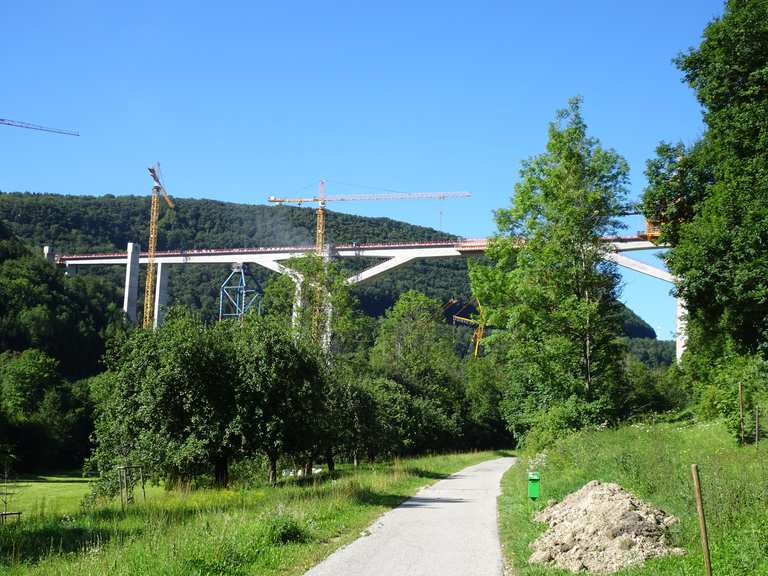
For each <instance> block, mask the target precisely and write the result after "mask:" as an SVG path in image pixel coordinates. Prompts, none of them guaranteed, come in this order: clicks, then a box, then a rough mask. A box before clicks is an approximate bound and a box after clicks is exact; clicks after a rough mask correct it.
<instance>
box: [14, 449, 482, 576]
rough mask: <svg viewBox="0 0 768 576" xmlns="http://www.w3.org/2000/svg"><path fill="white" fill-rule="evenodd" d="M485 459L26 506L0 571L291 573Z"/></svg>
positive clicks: (81, 575)
mask: <svg viewBox="0 0 768 576" xmlns="http://www.w3.org/2000/svg"><path fill="white" fill-rule="evenodd" d="M492 457H494V453H491V452H478V453H471V454H455V455H446V456H431V457H423V458H417V459H409V460H400V461H395V462H393V463H390V464H387V465H374V466H364V467H360V468H358V469H356V470H354V469H351V468H344V469H342V470H340V471H339V472H338V474H336V475H335V476H333V477H328V476H322V477H319V478H316V479H314V480H310V481H306V480H305V481H304V482H288V483H286V484H284V485H282V486H278V487H275V488H271V487H264V488H256V489H247V490H199V491H192V492H188V493H181V492H162V491H157V490H155V491H153V492H152V493H151V494H150V496H149V497H148V500H147V502H146V503H141V502H139V503H136V504H134V505H132V506H130V507H129V508H128V510H127V511H125V512H122V511H121V510H120V506H119V504H117V503H112V504H110V505H107V506H103V507H100V508H97V509H94V510H90V511H80V512H78V513H75V514H70V515H60V514H46V513H43V514H30V515H29V517H28V518H26V519H25V520H24V521H22V522H20V523H19V524H11V523H9V524H7V525H5V526H3V527H0V573H7V574H11V575H15V574H33V575H41V574H50V575H54V574H55V575H67V574H72V575H75V574H76V575H77V576H86V575H104V574H110V575H121V574H124V575H129V574H130V575H135V574H141V575H153V574H158V575H159V574H162V575H176V574H178V575H179V576H181V575H185V576H187V575H195V574H197V575H205V574H211V575H213V574H217V575H219V574H221V575H237V576H239V575H245V574H286V575H291V574H301V573H303V572H304V571H305V570H306V569H307V568H309V567H310V566H312V565H313V564H315V563H316V562H317V561H319V560H321V559H322V558H324V557H325V556H327V555H328V554H329V553H330V552H331V551H333V550H334V549H336V548H338V547H339V546H341V545H343V544H345V543H347V542H349V541H351V540H353V539H354V538H356V537H357V536H358V535H359V533H360V531H361V530H362V529H363V528H365V527H366V526H367V525H368V524H369V523H370V522H371V521H372V520H373V519H374V518H375V517H376V516H377V515H379V514H380V513H381V512H382V511H384V510H386V509H388V508H391V507H394V506H396V505H398V504H399V503H400V502H402V501H403V500H404V499H406V498H407V497H408V496H410V495H411V494H413V493H414V492H415V491H416V490H417V489H418V488H420V487H421V486H424V485H426V484H430V483H432V482H433V481H435V480H436V479H439V478H442V477H445V476H447V475H448V474H450V473H452V472H455V471H457V470H460V469H461V468H464V467H466V466H469V465H472V464H475V463H478V462H481V461H483V460H486V459H489V458H492ZM3 571H5V572H3Z"/></svg>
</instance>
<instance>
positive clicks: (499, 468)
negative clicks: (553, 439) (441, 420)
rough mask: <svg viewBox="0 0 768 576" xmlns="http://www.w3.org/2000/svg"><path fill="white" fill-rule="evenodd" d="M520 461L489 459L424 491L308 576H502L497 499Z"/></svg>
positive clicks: (382, 518) (329, 558) (308, 573)
mask: <svg viewBox="0 0 768 576" xmlns="http://www.w3.org/2000/svg"><path fill="white" fill-rule="evenodd" d="M514 461H515V459H514V458H498V459H496V460H488V461H486V462H482V463H480V464H476V465H475V466H470V467H469V468H465V469H464V470H462V471H461V472H457V473H456V474H452V475H451V476H449V477H448V478H446V479H445V480H441V481H439V482H437V483H436V484H433V485H432V486H430V487H429V488H425V489H423V490H421V491H420V492H419V493H418V494H416V495H415V496H414V497H413V498H411V499H410V500H407V501H405V502H403V504H401V505H400V506H399V507H397V508H395V509H394V510H391V511H389V512H387V513H386V514H384V515H382V516H380V517H379V518H378V519H377V520H376V521H375V522H374V523H373V524H372V525H371V526H370V527H369V528H368V530H366V531H365V532H363V534H364V535H362V536H361V537H360V538H358V539H357V540H355V541H354V542H352V543H351V544H349V545H348V546H345V547H344V548H342V549H340V550H337V551H336V552H334V553H333V554H331V555H330V556H329V557H328V558H326V559H325V560H324V561H323V562H321V563H320V564H318V565H317V566H315V567H314V568H312V569H311V570H310V571H309V572H307V573H306V574H305V576H502V574H503V573H504V566H503V561H502V557H501V547H500V545H499V534H498V530H497V526H496V498H497V497H498V496H499V494H500V493H501V488H500V480H501V476H502V474H503V473H504V472H505V471H506V470H507V468H509V467H510V466H511V465H512V464H513V463H514Z"/></svg>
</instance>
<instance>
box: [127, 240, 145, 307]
mask: <svg viewBox="0 0 768 576" xmlns="http://www.w3.org/2000/svg"><path fill="white" fill-rule="evenodd" d="M140 253H141V249H140V248H139V245H138V244H137V243H135V242H128V258H127V261H126V266H125V294H124V295H123V312H125V314H126V316H128V318H129V319H130V320H131V322H136V303H137V302H138V299H139V255H140Z"/></svg>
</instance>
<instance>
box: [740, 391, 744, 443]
mask: <svg viewBox="0 0 768 576" xmlns="http://www.w3.org/2000/svg"><path fill="white" fill-rule="evenodd" d="M739 439H740V440H741V445H742V446H743V445H744V385H743V384H742V383H739Z"/></svg>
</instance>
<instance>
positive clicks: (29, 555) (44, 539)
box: [0, 521, 141, 566]
mask: <svg viewBox="0 0 768 576" xmlns="http://www.w3.org/2000/svg"><path fill="white" fill-rule="evenodd" d="M139 532H141V530H131V531H126V530H121V529H118V528H114V527H110V528H107V527H103V528H86V527H82V526H74V525H71V526H66V525H62V523H61V522H58V521H48V522H44V523H41V522H31V521H27V522H19V523H18V524H13V525H4V526H2V527H0V566H3V565H5V566H8V565H11V564H14V563H19V562H23V563H33V562H37V561H39V560H40V559H42V558H43V557H45V556H49V555H52V554H68V553H71V552H82V551H85V550H88V549H91V548H96V547H100V546H101V545H102V544H104V543H106V542H109V541H111V540H115V539H117V540H119V541H124V540H125V539H126V538H128V537H130V536H132V535H134V534H137V533H139Z"/></svg>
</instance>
